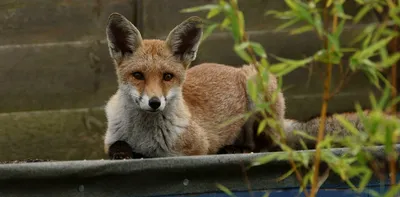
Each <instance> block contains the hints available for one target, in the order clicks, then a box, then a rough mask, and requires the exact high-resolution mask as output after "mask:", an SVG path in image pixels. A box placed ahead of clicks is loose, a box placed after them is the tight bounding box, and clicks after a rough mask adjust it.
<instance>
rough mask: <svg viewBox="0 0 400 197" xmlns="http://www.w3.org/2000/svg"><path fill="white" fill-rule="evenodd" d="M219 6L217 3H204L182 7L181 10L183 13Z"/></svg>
mask: <svg viewBox="0 0 400 197" xmlns="http://www.w3.org/2000/svg"><path fill="white" fill-rule="evenodd" d="M218 8H219V6H218V5H215V4H207V5H202V6H196V7H190V8H185V9H182V10H181V11H180V12H181V13H191V12H198V11H205V10H212V9H218Z"/></svg>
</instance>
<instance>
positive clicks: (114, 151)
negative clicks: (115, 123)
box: [108, 141, 147, 160]
mask: <svg viewBox="0 0 400 197" xmlns="http://www.w3.org/2000/svg"><path fill="white" fill-rule="evenodd" d="M108 157H109V159H111V160H120V159H136V158H147V157H146V156H144V155H142V154H140V153H135V152H132V148H131V146H130V145H129V144H128V143H127V142H125V141H116V142H114V143H113V144H112V145H111V146H110V147H109V148H108Z"/></svg>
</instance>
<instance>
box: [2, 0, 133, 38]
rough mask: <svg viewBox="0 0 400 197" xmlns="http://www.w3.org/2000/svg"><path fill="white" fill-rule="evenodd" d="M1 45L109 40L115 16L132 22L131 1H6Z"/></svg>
mask: <svg viewBox="0 0 400 197" xmlns="http://www.w3.org/2000/svg"><path fill="white" fill-rule="evenodd" d="M0 4H4V5H7V6H5V7H4V9H0V35H2V38H7V39H0V45H11V44H30V43H43V42H58V41H77V40H99V39H100V40H101V39H105V25H106V23H107V19H108V16H109V15H110V13H112V12H120V13H121V14H124V15H125V16H126V17H128V18H132V16H133V14H132V12H133V8H132V2H131V0H85V1H82V0H51V1H49V0H5V2H2V3H0Z"/></svg>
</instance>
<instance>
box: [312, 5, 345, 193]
mask: <svg viewBox="0 0 400 197" xmlns="http://www.w3.org/2000/svg"><path fill="white" fill-rule="evenodd" d="M328 11H329V10H328V8H327V7H325V8H324V22H325V24H327V23H328V17H329V13H328ZM337 20H338V17H337V15H336V14H334V16H333V23H332V31H333V32H335V31H336V27H337ZM324 44H325V48H326V49H328V38H327V37H326V36H324ZM328 50H329V52H328V62H329V63H328V65H327V67H326V75H325V80H324V95H323V100H322V107H321V118H320V122H319V128H318V137H317V143H316V145H315V149H316V151H315V159H314V165H315V166H314V174H313V179H312V185H311V193H310V196H311V197H314V196H315V195H316V193H317V190H318V188H317V187H318V178H319V167H320V162H321V148H320V146H318V145H319V143H320V142H321V141H322V140H323V138H324V133H325V121H326V113H327V110H328V101H329V99H330V88H331V79H332V66H333V65H332V62H331V61H330V60H331V55H330V52H331V50H332V48H329V49H328Z"/></svg>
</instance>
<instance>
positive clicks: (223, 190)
mask: <svg viewBox="0 0 400 197" xmlns="http://www.w3.org/2000/svg"><path fill="white" fill-rule="evenodd" d="M216 186H217V188H218V189H219V190H221V191H222V192H224V193H225V194H226V195H228V196H231V197H234V196H235V195H234V194H233V193H232V192H231V190H229V189H228V188H227V187H225V186H223V185H221V184H219V183H217V184H216Z"/></svg>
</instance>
